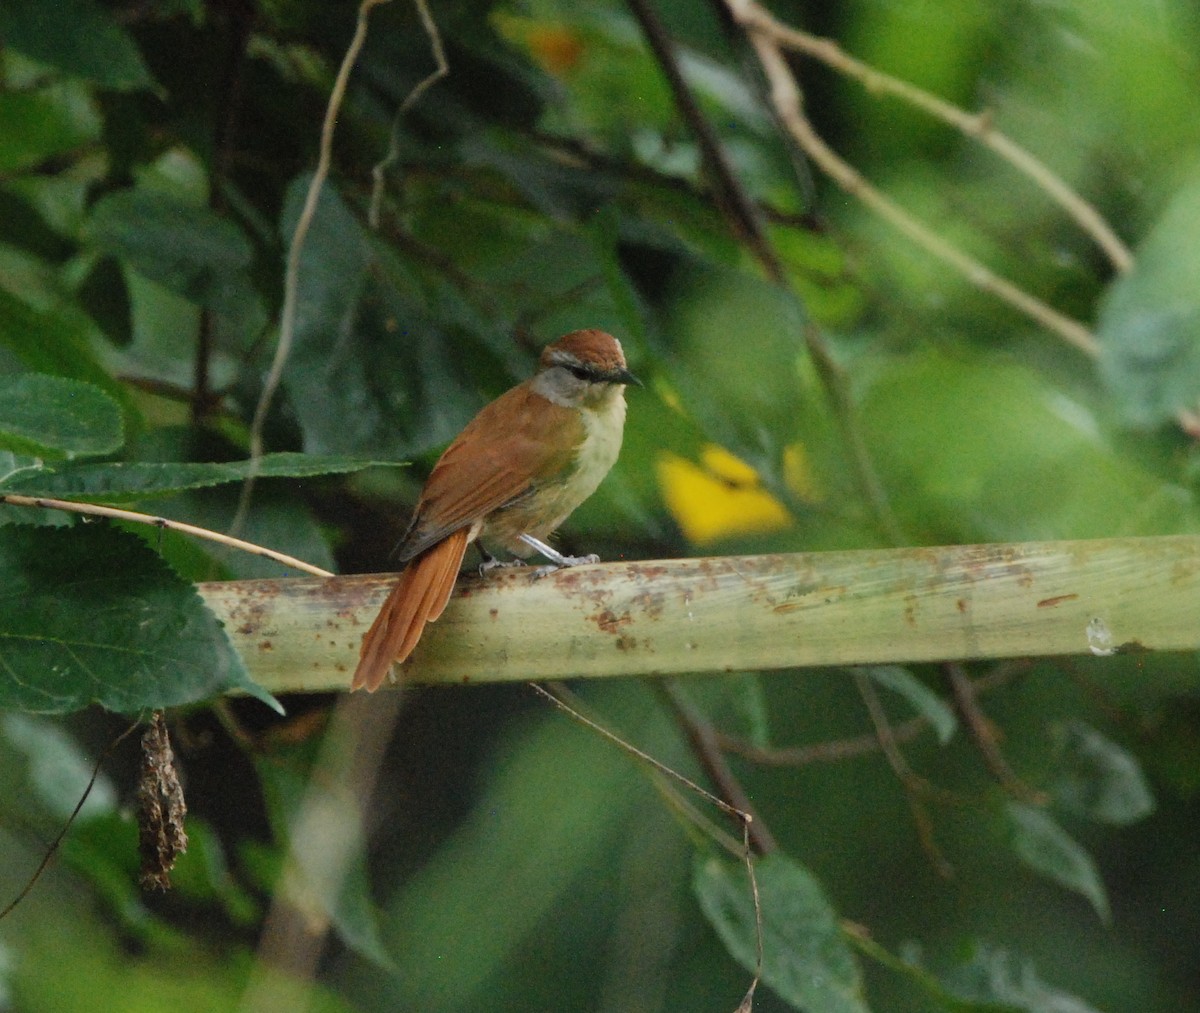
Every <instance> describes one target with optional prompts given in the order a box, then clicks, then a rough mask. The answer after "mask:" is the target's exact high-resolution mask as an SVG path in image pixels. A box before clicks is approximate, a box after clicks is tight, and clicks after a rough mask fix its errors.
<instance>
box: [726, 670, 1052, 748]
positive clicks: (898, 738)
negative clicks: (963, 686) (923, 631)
mask: <svg viewBox="0 0 1200 1013" xmlns="http://www.w3.org/2000/svg"><path fill="white" fill-rule="evenodd" d="M1028 667H1029V662H1028V661H1027V660H1026V659H1023V658H1022V659H1018V660H1016V661H1009V662H1005V663H1002V664H999V665H996V666H994V667H993V669H992V670H991V671H989V672H988V673H987V674H986V675H981V676H979V677H978V678H976V679H973V680H971V691H972V693H973V694H974V695H976V696H979V695H980V694H983V693H988V692H991V691H992V690H994V689H998V688H1000V687H1001V686H1006V685H1008V684H1009V683H1010V682H1012V680H1013V679H1014V678H1015V677H1016V676H1017V675H1018V674H1019V673H1020V672H1022V671H1025V670H1026V669H1027V668H1028ZM929 727H930V721H929V719H928V718H927V717H925V716H924V715H923V714H918V715H917V716H916V717H912V718H909V719H908V720H907V721H902V722H900V724H898V725H892V726H891V738H892V741H893V742H895V743H896V744H897V745H902V744H904V743H907V742H911V741H912V740H913V739H915V738H917V737H918V736H919V735H920V734H921V733H922V732H924V731H925V730H926V729H927V728H929ZM717 742H718V744H719V745H720V747H721V749H723V750H724V751H725V752H727V753H733V754H735V755H737V756H740V757H741V758H742V759H743V760H749V761H750V762H751V763H757V764H760V765H762V766H764V767H804V766H808V765H809V764H812V763H839V762H841V761H842V760H850V759H854V758H856V757H860V756H870V755H871V754H873V753H878V752H879V751H880V750H881V749H882V748H883V746H882V744H881V743H880V741H879V737H878V736H876V735H853V736H850V737H848V738H845V739H831V740H830V741H828V742H816V743H813V744H812V745H809V746H759V745H755V744H754V743H753V742H749V741H747V740H746V739H744V738H742V737H741V736H738V735H731V734H729V733H728V732H723V731H720V730H718V731H717Z"/></svg>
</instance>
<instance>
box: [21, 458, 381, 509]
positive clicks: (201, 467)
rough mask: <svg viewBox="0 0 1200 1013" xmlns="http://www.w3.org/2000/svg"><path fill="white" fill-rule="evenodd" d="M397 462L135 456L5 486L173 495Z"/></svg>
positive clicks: (64, 494)
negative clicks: (208, 460) (157, 459)
mask: <svg viewBox="0 0 1200 1013" xmlns="http://www.w3.org/2000/svg"><path fill="white" fill-rule="evenodd" d="M398 466H400V462H396V461H373V460H368V459H366V458H361V457H344V456H320V455H313V454H298V453H292V452H283V453H278V454H265V455H264V456H263V457H261V458H259V459H258V462H257V464H253V463H252V462H250V461H230V462H227V463H212V464H205V463H199V462H187V461H169V462H163V463H159V462H155V461H132V462H120V461H116V462H112V463H109V464H91V465H62V466H59V467H54V468H44V469H42V470H40V471H35V472H30V471H27V470H26V471H22V472H21V473H20V474H17V475H14V476H12V477H11V478H10V479H8V480H7V481H5V480H2V479H0V488H3V490H4V491H6V492H19V493H21V494H23V495H26V496H54V497H57V498H59V499H79V500H102V501H104V502H114V503H119V502H121V501H125V500H142V499H152V498H154V497H156V496H170V495H173V494H174V493H179V492H183V491H185V490H188V489H202V488H206V487H208V486H215V485H223V484H225V483H229V482H242V481H244V480H245V479H246V478H247V477H248V476H249V475H250V474H251V473H253V474H254V475H256V476H257V477H259V478H313V477H316V476H319V475H338V474H346V473H347V472H353V471H362V470H363V469H364V468H376V467H398Z"/></svg>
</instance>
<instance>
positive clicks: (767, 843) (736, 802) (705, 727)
mask: <svg viewBox="0 0 1200 1013" xmlns="http://www.w3.org/2000/svg"><path fill="white" fill-rule="evenodd" d="M660 691H661V692H662V694H663V695H664V696H665V697H666V699H667V702H668V703H669V704H670V705H671V709H672V710H673V711H674V712H675V714H676V716H677V717H678V718H679V722H680V724H681V725H682V727H683V730H684V733H685V734H686V735H687V737H688V742H689V743H691V746H692V752H693V753H695V754H696V759H698V760H699V761H700V765H701V766H702V767H703V768H704V770H705V773H707V774H708V776H709V778H710V779H711V780H712V783H713V784H714V785H715V786H716V788H717V791H718V792H720V794H721V797H722V798H724V799H725V800H726V801H727V802H728V803H729V804H730V805H731V806H733V807H734V808H735V809H737V810H738V811H739V812H745V813H750V814H751V815H752V816H753V817H754V820H753V822H752V823H751V824H750V839H751V841H752V842H753V843H754V850H755V851H756V852H757V853H758V854H760V855H769V854H771V852H773V851H777V850H778V849H779V844H778V842H777V841H776V840H775V836H774V834H772V833H771V831H770V830H769V829H768V827H767V825H766V823H765V822H764V821H763V820H762V818H761V817H759V815H758V814H757V812H756V811H755V809H754V805H753V803H752V802H751V801H750V796H749V795H747V794H746V789H745V788H743V787H742V785H741V782H740V781H738V779H737V777H736V776H735V775H734V773H733V771H732V770H731V769H730V766H729V763H728V762H727V761H726V759H725V754H724V753H722V752H721V747H720V744H719V742H718V738H717V733H716V730H715V729H714V728H713V726H712V725H711V724H710V723H709V721H708V720H707V719H706V718H705V717H704V715H703V714H701V713H700V711H699V710H697V708H696V707H695V706H694V705H693V704H692V703H691V701H689V700H688V699H687V697H685V696H684V695H683V693H681V692H680V691H679V689H678V688H677V687H676V686H674V685H673V684H672V683H671V682H669V681H665V682H663V683H662V684H661V686H660Z"/></svg>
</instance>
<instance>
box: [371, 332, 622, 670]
mask: <svg viewBox="0 0 1200 1013" xmlns="http://www.w3.org/2000/svg"><path fill="white" fill-rule="evenodd" d="M631 383H633V384H638V385H639V386H640V381H639V380H638V379H637V377H635V376H634V375H633V374H632V373H630V372H629V370H628V369H627V368H626V366H625V355H624V353H623V352H622V351H621V343H620V342H619V341H617V339H616V338H614V337H613V336H612V335H611V334H605V333H604V332H603V331H596V330H586V331H572V332H571V333H570V334H567V335H564V336H563V337H561V338H559V339H558V340H557V341H555V342H554V343H553V344H551V345H547V346H546V348H545V349H543V351H542V356H541V359H540V360H539V362H538V370H537V372H536V373H535V374H534V375H533V376H532V377H530V378H529V379H528V380H526V381H525V382H524V383H522V384H519V385H518V386H516V387H514V388H513V389H512V390H510V391H508V392H507V393H506V394H502V395H501V396H500V397H498V398H497V399H496V400H495V401H493V402H492V403H491V404H489V405H487V406H486V407H485V408H484V409H483V410H482V411H480V412H479V414H478V415H476V416H475V418H473V419H472V420H471V421H470V422H469V423H467V427H466V428H465V429H464V430H463V431H462V432H461V433H459V435H458V438H457V439H456V440H455V441H454V442H453V443H451V444H450V446H449V447H447V448H446V452H445V453H444V454H442V456H441V457H440V458H438V462H437V464H435V465H434V467H433V471H432V472H431V473H430V475H429V480H428V481H427V482H426V483H425V488H424V489H423V490H422V491H421V498H420V499H419V500H418V501H417V507H416V510H415V511H414V513H413V519H412V522H411V523H410V524H409V526H408V531H407V532H406V533H405V535H404V539H403V540H402V541H401V543H400V545H399V548H398V549H397V556H398V557H399V559H400V561H401V562H403V563H406V564H407V565H406V566H405V569H404V572H403V573H402V574H400V579H399V580H398V581H397V582H396V586H395V587H393V588H392V591H391V593H390V594H389V595H388V597H387V600H386V601H385V602H384V603H383V608H382V609H380V612H379V615H378V616H377V617H376V619H375V622H373V623H372V624H371V628H370V629H369V630H367V633H366V635H365V636H364V637H363V642H362V649H361V651H360V654H359V660H358V668H357V669H355V672H354V679H353V680H352V682H351V683H350V688H351V689H359V688H363V687H365V688H366V689H367V690H368V691H369V692H374V691H375V690H376V689H378V688H379V686H380V685H381V684H382V683H383V680H384V679H385V678H386V677H387V674H388V671H389V669H390V668H391V666H392V664H393V663H398V662H402V661H404V659H405V658H407V657H408V656H409V655H410V654H411V653H412V651H413V648H414V647H416V646H417V641H418V640H420V639H421V633H422V632H423V631H424V629H425V624H426V623H431V622H433V621H434V620H435V619H437V618H438V617H439V616H440V615H441V614H442V610H443V609H445V607H446V602H447V601H449V599H450V592H451V591H453V590H454V582H455V580H456V579H457V578H458V570H459V567H460V566H461V565H462V561H463V556H464V555H465V554H466V551H467V546H468V545H469V544H470V543H471V542H473V541H475V540H476V539H479V548H480V552H481V554H482V555H483V556H484V563H483V567H482V568H481V569H487V568H489V567H491V566H495V565H499V564H497V563H496V561H495V560H494V559H492V557H491V556H489V555H488V554H487V552H486V551H485V550H484V546H485V545H488V544H495V545H500V546H502V547H503V548H505V549H507V550H508V551H509V552H511V553H513V554H514V555H516V556H521V557H524V556H528V555H529V554H530V553H532V552H534V551H537V552H539V553H541V554H542V555H543V556H545V557H546V558H547V559H549V560H550V561H551V562H552V563H553V564H554V567H552V568H557V567H559V566H574V565H575V564H577V563H594V562H596V561H597V559H596V557H595V556H579V557H576V556H563V555H560V554H559V553H558V552H556V551H555V550H554V549H552V548H551V547H550V546H549V545H547V544H546V543H545V539H546V538H548V537H549V536H550V533H551V532H552V531H554V529H555V528H557V527H558V526H559V525H560V524H561V523H562V522H563V521H564V520H566V518H567V516H568V515H569V514H570V513H571V512H572V511H573V510H574V509H575V508H576V507H577V506H579V504H580V503H582V502H583V501H584V500H585V499H587V498H588V497H589V496H590V495H591V494H592V493H593V492H595V491H596V487H597V486H598V485H599V484H600V482H601V480H602V479H603V478H604V476H605V475H607V474H608V471H609V469H610V468H611V467H612V466H613V463H614V462H615V461H616V459H617V453H618V452H619V451H620V449H621V436H622V434H623V431H624V428H625V385H626V384H631Z"/></svg>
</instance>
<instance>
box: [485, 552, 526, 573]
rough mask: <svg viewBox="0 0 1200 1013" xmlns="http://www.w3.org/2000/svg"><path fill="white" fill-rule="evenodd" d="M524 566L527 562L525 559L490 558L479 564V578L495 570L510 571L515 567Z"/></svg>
mask: <svg viewBox="0 0 1200 1013" xmlns="http://www.w3.org/2000/svg"><path fill="white" fill-rule="evenodd" d="M524 565H525V560H523V559H497V558H496V557H495V556H488V558H487V559H485V560H484V561H483V562H482V563H480V564H479V576H481V577H483V576H486V575H487V574H489V573H491V572H492V571H493V570H508V569H511V568H512V567H514V566H524Z"/></svg>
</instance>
